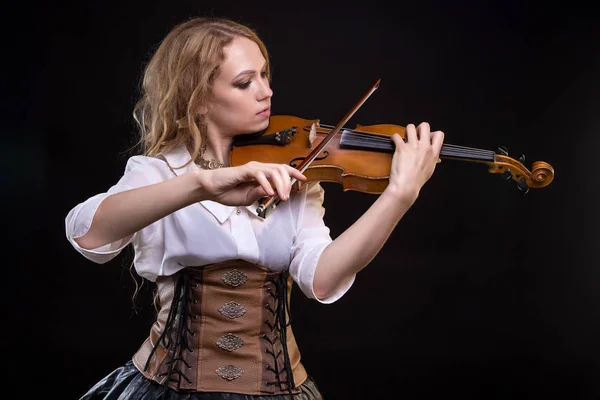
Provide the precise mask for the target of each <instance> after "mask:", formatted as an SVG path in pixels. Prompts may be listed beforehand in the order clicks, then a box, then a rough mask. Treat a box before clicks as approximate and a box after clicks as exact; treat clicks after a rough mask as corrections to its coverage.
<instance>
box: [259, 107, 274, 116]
mask: <svg viewBox="0 0 600 400" xmlns="http://www.w3.org/2000/svg"><path fill="white" fill-rule="evenodd" d="M270 109H271V107H266V108H263V109H262V110H260V111H259V112H257V113H256V114H262V113H264V112H268V111H269V110H270Z"/></svg>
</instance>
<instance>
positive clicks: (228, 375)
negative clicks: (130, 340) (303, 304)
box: [133, 260, 307, 395]
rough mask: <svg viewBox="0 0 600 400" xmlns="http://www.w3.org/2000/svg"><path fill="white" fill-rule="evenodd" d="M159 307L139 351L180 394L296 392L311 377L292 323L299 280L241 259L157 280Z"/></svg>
mask: <svg viewBox="0 0 600 400" xmlns="http://www.w3.org/2000/svg"><path fill="white" fill-rule="evenodd" d="M156 283H157V285H158V296H159V301H160V310H159V312H158V316H157V320H156V322H155V323H154V324H153V325H152V328H151V330H150V335H149V337H148V338H147V339H146V341H145V342H144V343H143V344H142V346H141V347H140V349H139V350H138V351H137V352H136V353H135V355H134V356H133V362H134V364H135V365H136V367H137V368H138V369H139V370H140V371H141V372H142V373H143V374H144V375H145V376H146V377H147V378H149V379H152V380H154V381H156V382H159V383H161V384H165V385H168V386H169V387H171V388H172V389H174V390H177V391H201V392H231V393H242V394H255V395H265V394H284V393H297V392H299V391H298V389H297V387H298V386H299V385H301V384H302V383H303V382H304V381H305V379H306V377H307V374H306V370H305V369H304V366H303V365H302V363H301V362H300V352H299V350H298V346H297V344H296V340H295V338H294V334H293V332H292V328H291V326H290V325H289V322H288V321H289V302H290V295H291V288H292V284H293V281H292V279H291V277H290V276H289V274H287V272H281V273H277V272H273V271H270V270H268V269H267V268H264V267H261V266H257V265H255V264H251V263H248V262H245V261H241V260H234V261H228V262H223V263H218V264H213V265H210V266H205V267H198V268H196V267H187V268H185V269H184V270H182V271H180V272H179V273H177V274H176V275H175V276H172V277H162V278H159V279H158V280H157V281H156Z"/></svg>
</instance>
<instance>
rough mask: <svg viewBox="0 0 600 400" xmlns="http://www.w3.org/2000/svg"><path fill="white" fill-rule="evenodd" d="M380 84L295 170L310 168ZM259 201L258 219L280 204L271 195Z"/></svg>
mask: <svg viewBox="0 0 600 400" xmlns="http://www.w3.org/2000/svg"><path fill="white" fill-rule="evenodd" d="M380 82H381V78H379V79H377V82H375V84H374V85H373V86H372V87H371V88H370V89H369V90H368V91H367V92H366V93H365V94H364V95H363V96H362V98H361V99H360V100H359V101H358V103H356V104H355V105H354V107H352V109H350V111H348V112H347V113H346V115H345V116H344V118H342V119H341V120H340V122H338V123H337V125H336V126H335V128H333V129H332V130H331V131H330V132H329V134H327V136H326V137H325V138H324V139H323V140H322V141H321V142H320V143H319V145H318V146H317V147H316V148H315V149H314V150H313V151H312V152H311V153H310V154H309V155H308V156H306V158H305V159H304V161H302V163H301V164H300V165H298V167H297V169H298V170H299V171H300V172H304V171H305V170H306V168H308V167H309V166H310V164H311V163H312V162H313V161H314V160H315V159H316V158H317V156H318V155H319V154H320V153H321V151H323V149H324V148H325V146H327V144H329V142H330V141H331V139H333V138H334V137H335V135H336V134H337V133H338V132H339V130H340V129H342V127H343V126H344V125H346V123H347V122H348V121H349V120H350V118H352V116H353V115H354V113H356V111H358V109H359V108H360V107H361V106H362V105H363V104H364V103H365V101H367V99H368V98H369V97H371V95H372V94H373V92H375V90H377V89H378V88H379V83H380ZM291 181H292V185H293V184H294V183H296V178H291ZM263 199H264V200H263ZM263 199H261V204H260V205H259V206H258V208H257V209H256V213H257V214H258V216H259V217H262V218H267V217H268V216H269V215H271V213H272V212H273V210H275V208H276V207H277V205H278V204H279V203H280V202H281V199H280V198H279V197H278V196H277V194H273V195H270V196H267V197H264V198H263Z"/></svg>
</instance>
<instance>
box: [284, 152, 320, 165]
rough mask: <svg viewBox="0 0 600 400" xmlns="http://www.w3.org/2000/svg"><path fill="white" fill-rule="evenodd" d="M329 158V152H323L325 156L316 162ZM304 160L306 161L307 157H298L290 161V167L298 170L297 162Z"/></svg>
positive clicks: (318, 158)
mask: <svg viewBox="0 0 600 400" xmlns="http://www.w3.org/2000/svg"><path fill="white" fill-rule="evenodd" d="M327 157H329V152H328V151H327V150H325V151H323V156H322V157H317V158H315V161H318V160H324V159H326V158H327ZM303 160H306V157H296V158H294V159H293V160H291V161H290V164H289V165H290V167H294V168H296V167H297V166H298V164H296V161H303Z"/></svg>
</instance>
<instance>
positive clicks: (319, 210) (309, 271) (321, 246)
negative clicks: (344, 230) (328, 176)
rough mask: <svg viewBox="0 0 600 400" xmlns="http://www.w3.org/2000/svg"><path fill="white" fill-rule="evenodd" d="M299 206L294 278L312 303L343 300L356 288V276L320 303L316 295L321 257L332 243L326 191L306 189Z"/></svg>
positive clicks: (316, 187)
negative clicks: (314, 301) (351, 288)
mask: <svg viewBox="0 0 600 400" xmlns="http://www.w3.org/2000/svg"><path fill="white" fill-rule="evenodd" d="M303 189H304V190H302V191H301V192H300V193H299V196H298V202H297V203H296V207H297V208H296V210H295V212H296V215H297V216H298V219H297V220H296V237H295V240H294V244H293V246H292V259H291V264H290V270H289V271H290V275H291V276H292V278H293V279H294V280H295V282H296V283H297V284H298V286H299V287H300V290H302V292H303V293H304V294H305V295H306V296H307V297H308V298H311V299H314V300H317V301H318V302H320V303H323V304H330V303H333V302H335V301H337V300H338V299H340V298H341V297H342V296H343V295H344V294H345V293H346V292H347V291H348V290H349V289H350V287H351V286H352V284H353V283H354V280H355V278H356V275H353V276H351V277H349V278H348V279H347V280H345V281H343V282H339V283H338V285H337V289H336V290H335V292H334V293H332V294H331V295H330V296H329V297H327V298H324V299H319V298H317V296H316V295H315V292H314V287H313V282H314V277H315V270H316V268H317V263H318V261H319V257H320V256H321V253H323V250H325V248H326V247H327V245H329V243H331V242H332V239H331V236H330V230H329V228H328V227H327V226H326V225H325V221H324V220H323V217H324V215H325V208H324V207H323V199H324V192H325V191H324V190H323V187H322V186H321V185H320V184H319V183H318V182H311V183H308V184H305V185H304V188H303Z"/></svg>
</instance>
